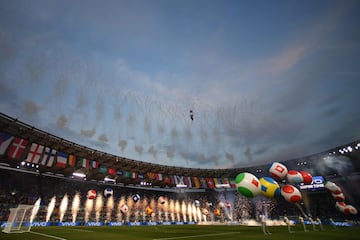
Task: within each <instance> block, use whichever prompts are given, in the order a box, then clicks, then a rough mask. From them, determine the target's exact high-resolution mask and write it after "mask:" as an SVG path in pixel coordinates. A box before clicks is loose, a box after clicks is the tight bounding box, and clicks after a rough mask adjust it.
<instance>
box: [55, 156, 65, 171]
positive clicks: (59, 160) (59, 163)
mask: <svg viewBox="0 0 360 240" xmlns="http://www.w3.org/2000/svg"><path fill="white" fill-rule="evenodd" d="M67 160H68V154H67V153H63V152H58V154H57V157H56V165H55V166H56V167H60V168H66V165H67Z"/></svg>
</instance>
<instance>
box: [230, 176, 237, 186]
mask: <svg viewBox="0 0 360 240" xmlns="http://www.w3.org/2000/svg"><path fill="white" fill-rule="evenodd" d="M230 186H231V188H237V187H236V181H235V178H231V179H230Z"/></svg>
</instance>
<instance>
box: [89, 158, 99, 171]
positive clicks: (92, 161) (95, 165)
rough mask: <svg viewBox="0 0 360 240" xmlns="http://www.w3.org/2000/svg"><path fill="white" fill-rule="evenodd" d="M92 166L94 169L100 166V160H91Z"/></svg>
mask: <svg viewBox="0 0 360 240" xmlns="http://www.w3.org/2000/svg"><path fill="white" fill-rule="evenodd" d="M90 167H91V168H93V169H97V168H99V162H98V161H95V160H90Z"/></svg>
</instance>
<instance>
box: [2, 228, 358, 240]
mask: <svg viewBox="0 0 360 240" xmlns="http://www.w3.org/2000/svg"><path fill="white" fill-rule="evenodd" d="M324 227H325V231H311V230H310V229H311V228H310V226H308V229H309V232H304V231H303V229H302V227H301V226H300V225H298V226H295V227H293V228H292V229H293V230H294V231H295V233H292V234H290V233H288V231H287V227H269V230H270V231H271V233H272V234H271V235H264V234H263V233H262V229H261V228H260V227H246V226H234V225H231V226H219V225H216V226H214V225H212V226H203V225H170V226H136V227H135V226H131V227H130V226H120V227H33V228H32V229H31V233H23V234H5V233H1V234H0V239H4V240H5V239H8V240H15V239H16V240H17V239H23V240H56V239H57V240H61V239H63V240H64V239H66V240H107V239H109V240H110V239H111V240H112V239H124V240H133V239H134V240H135V239H136V240H139V239H140V240H142V239H144V240H153V239H158V240H160V239H163V240H176V239H185V240H186V239H189V240H219V239H221V240H230V239H234V240H235V239H236V240H238V239H241V240H246V239H260V240H285V239H286V240H306V239H316V240H342V239H346V240H351V239H359V236H360V227H338V228H337V229H334V228H332V227H330V226H324ZM40 234H43V235H40ZM44 234H45V235H44ZM47 235H49V236H47Z"/></svg>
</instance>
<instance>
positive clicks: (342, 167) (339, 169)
mask: <svg viewBox="0 0 360 240" xmlns="http://www.w3.org/2000/svg"><path fill="white" fill-rule="evenodd" d="M312 162H313V163H314V164H315V169H316V170H317V171H318V172H319V173H320V174H321V175H328V174H332V173H334V172H335V173H338V174H340V175H346V174H347V173H348V172H350V171H352V168H353V165H352V163H351V160H350V159H349V158H348V157H346V156H336V155H330V156H329V155H326V156H324V157H322V158H321V159H316V160H315V161H312Z"/></svg>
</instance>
